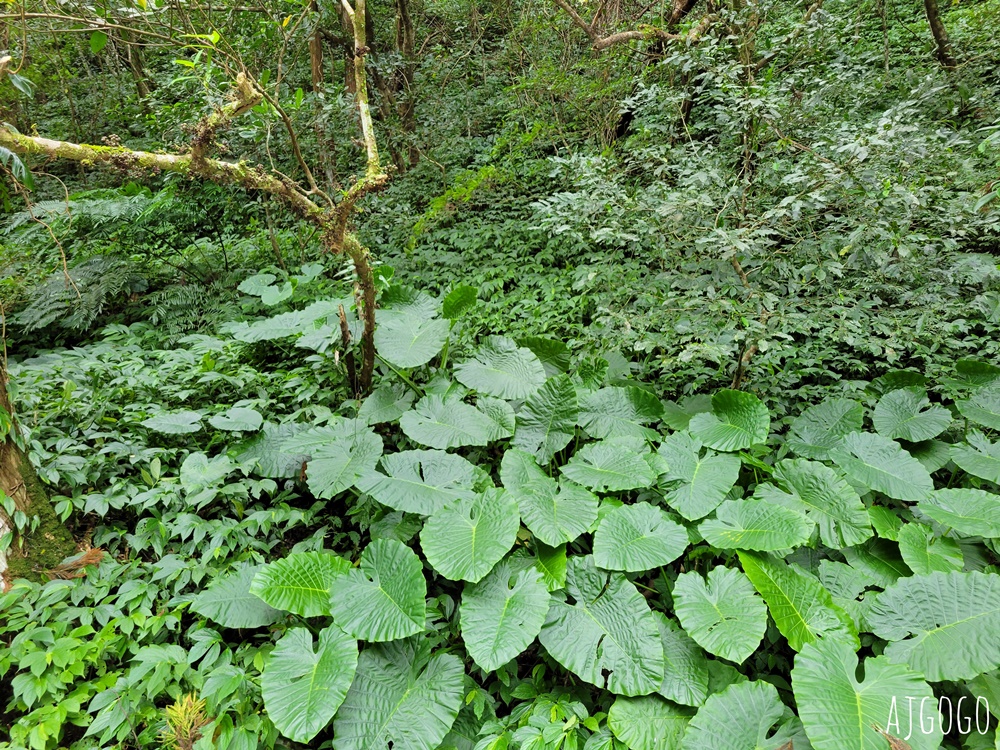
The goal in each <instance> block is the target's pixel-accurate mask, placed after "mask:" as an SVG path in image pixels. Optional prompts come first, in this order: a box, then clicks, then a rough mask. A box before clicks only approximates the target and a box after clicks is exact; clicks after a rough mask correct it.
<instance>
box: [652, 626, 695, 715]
mask: <svg viewBox="0 0 1000 750" xmlns="http://www.w3.org/2000/svg"><path fill="white" fill-rule="evenodd" d="M653 617H655V618H656V625H657V627H658V628H659V630H660V641H661V642H662V643H663V663H664V670H663V682H661V683H660V687H659V688H658V689H657V691H656V692H658V693H659V694H660V695H662V696H663V697H664V698H667V699H668V700H672V701H674V702H675V703H680V704H683V705H685V706H700V705H701V704H702V703H704V702H705V698H706V697H708V659H707V658H705V652H704V651H702V650H701V648H700V647H699V646H698V644H697V643H695V642H694V641H693V640H692V639H691V636H689V635H688V634H687V633H685V632H684V631H683V630H682V629H681V628H680V626H678V625H677V624H676V623H675V622H674V621H673V620H670V619H667V616H666V615H664V614H663V613H662V612H653Z"/></svg>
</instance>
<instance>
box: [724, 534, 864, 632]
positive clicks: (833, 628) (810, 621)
mask: <svg viewBox="0 0 1000 750" xmlns="http://www.w3.org/2000/svg"><path fill="white" fill-rule="evenodd" d="M739 556H740V562H741V563H742V564H743V571H744V572H745V573H746V575H747V577H748V578H749V579H750V581H751V583H753V586H754V588H755V589H757V591H759V592H760V595H761V596H763V597H764V601H765V602H767V608H768V610H769V611H770V612H771V618H772V619H773V620H774V624H775V625H776V626H777V627H778V630H779V631H781V634H782V635H783V636H785V638H787V639H788V645H789V646H791V647H792V649H793V650H794V651H801V650H802V647H803V646H804V645H805V644H806V643H812V642H813V641H815V640H817V639H820V638H840V639H842V640H844V641H845V642H848V643H853V644H854V645H855V647H856V648H860V642H859V641H858V632H857V628H856V626H855V624H854V621H853V620H852V619H851V616H850V615H848V614H847V613H846V612H845V611H844V610H842V609H841V608H840V607H838V606H837V605H836V604H834V603H833V598H832V597H831V596H830V592H829V591H827V590H826V589H825V588H823V584H821V583H820V582H819V580H818V579H817V578H815V577H814V576H812V575H810V574H809V573H807V572H806V571H804V570H803V569H802V568H800V567H799V566H798V565H794V564H793V565H789V564H788V563H786V562H785V561H784V560H782V559H780V558H777V557H774V556H773V555H764V554H761V553H758V552H740V553H739Z"/></svg>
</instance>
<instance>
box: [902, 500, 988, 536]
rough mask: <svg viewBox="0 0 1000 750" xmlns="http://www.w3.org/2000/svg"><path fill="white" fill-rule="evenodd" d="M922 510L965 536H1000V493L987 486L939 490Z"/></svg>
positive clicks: (920, 507) (922, 506)
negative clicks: (989, 490)
mask: <svg viewBox="0 0 1000 750" xmlns="http://www.w3.org/2000/svg"><path fill="white" fill-rule="evenodd" d="M917 508H919V510H920V512H921V513H923V514H924V515H926V516H929V517H930V518H933V519H934V520H935V521H937V522H938V523H940V524H943V525H944V526H948V527H949V528H952V529H955V531H957V532H958V533H960V534H964V535H965V536H982V537H988V538H997V537H1000V495H994V494H993V493H992V492H986V491H985V490H972V489H964V488H963V489H954V490H935V491H934V492H933V493H932V494H931V496H930V497H929V498H927V499H926V500H921V501H920V503H919V504H918V505H917Z"/></svg>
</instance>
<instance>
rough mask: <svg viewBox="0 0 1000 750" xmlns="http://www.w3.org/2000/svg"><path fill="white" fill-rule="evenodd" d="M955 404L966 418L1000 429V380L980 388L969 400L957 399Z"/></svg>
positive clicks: (984, 425)
mask: <svg viewBox="0 0 1000 750" xmlns="http://www.w3.org/2000/svg"><path fill="white" fill-rule="evenodd" d="M955 405H956V406H958V410H959V411H960V412H961V413H962V416H963V417H965V418H966V419H969V420H971V421H973V422H975V423H976V424H979V425H982V426H983V427H989V428H990V429H993V430H1000V382H994V383H991V384H990V385H987V386H985V387H983V388H980V389H979V390H977V391H975V392H974V393H973V394H972V396H971V397H970V398H968V399H967V400H965V401H956V402H955Z"/></svg>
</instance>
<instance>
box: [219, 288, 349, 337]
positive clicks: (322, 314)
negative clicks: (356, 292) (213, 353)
mask: <svg viewBox="0 0 1000 750" xmlns="http://www.w3.org/2000/svg"><path fill="white" fill-rule="evenodd" d="M351 304H352V302H351V300H350V299H349V298H348V299H341V300H320V301H319V302H314V303H313V304H311V305H309V306H308V307H304V308H303V309H301V310H293V311H292V312H287V313H281V314H280V315H275V316H273V317H271V318H261V319H259V320H255V321H253V322H252V323H247V322H246V321H237V322H233V323H226V324H225V325H223V326H222V330H223V331H224V332H226V333H229V334H231V335H232V336H233V338H235V339H237V340H238V341H243V342H245V343H248V344H252V343H256V342H258V341H273V340H274V339H281V338H287V337H288V336H298V335H300V334H303V333H309V332H310V331H315V330H316V329H317V327H318V325H319V324H323V323H325V321H326V320H327V319H329V318H335V316H336V315H337V310H338V308H339V307H340V306H341V305H344V306H350V305H351Z"/></svg>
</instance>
